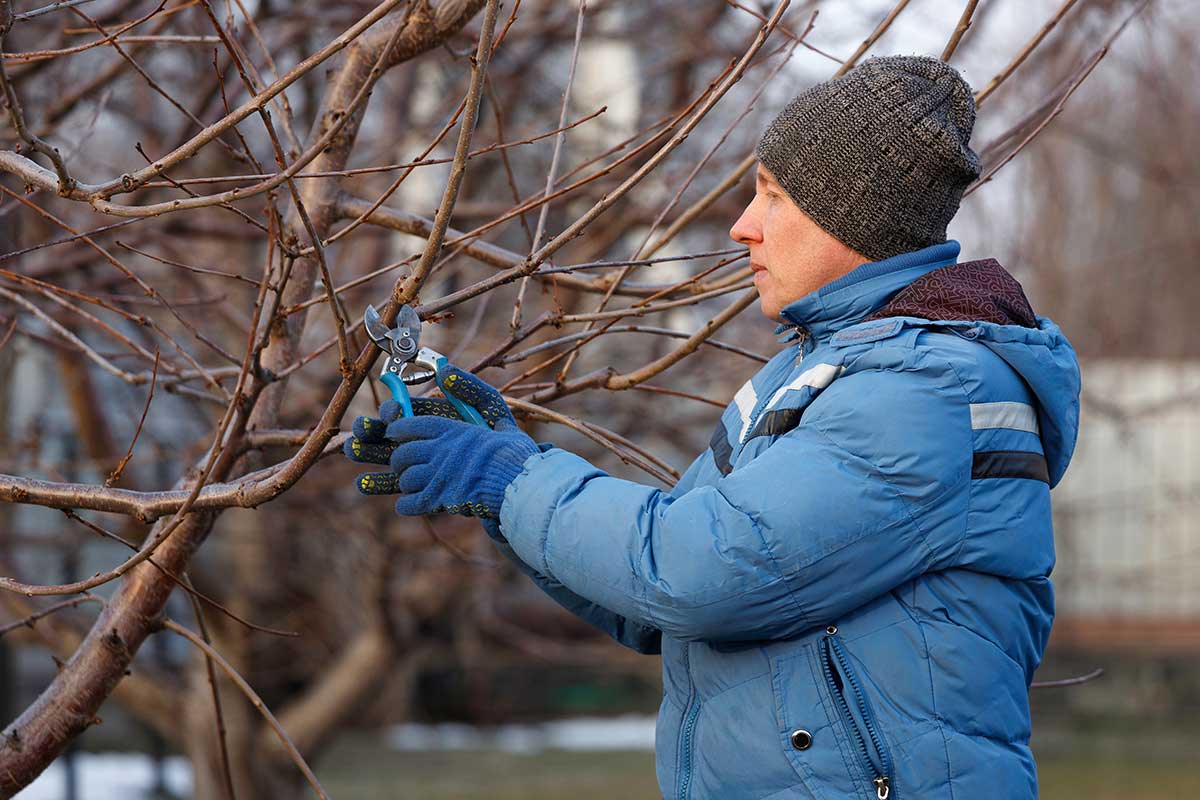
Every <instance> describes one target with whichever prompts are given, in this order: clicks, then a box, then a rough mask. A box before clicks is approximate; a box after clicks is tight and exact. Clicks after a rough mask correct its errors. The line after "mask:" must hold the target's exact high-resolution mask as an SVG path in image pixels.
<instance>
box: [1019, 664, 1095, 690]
mask: <svg viewBox="0 0 1200 800" xmlns="http://www.w3.org/2000/svg"><path fill="white" fill-rule="evenodd" d="M1103 674H1104V669H1103V668H1099V667H1098V668H1096V669H1094V670H1092V671H1091V672H1089V673H1087V674H1086V675H1079V676H1078V677H1075V678H1063V679H1062V680H1057V681H1034V682H1033V683H1031V684H1030V685H1029V688H1030V689H1057V688H1060V687H1063V686H1078V685H1080V684H1081V683H1088V682H1090V681H1094V680H1096V678H1099V677H1100V676H1101V675H1103Z"/></svg>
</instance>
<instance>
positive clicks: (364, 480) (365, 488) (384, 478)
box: [354, 472, 400, 495]
mask: <svg viewBox="0 0 1200 800" xmlns="http://www.w3.org/2000/svg"><path fill="white" fill-rule="evenodd" d="M399 481H400V476H399V475H397V474H396V473H394V472H364V473H363V474H362V475H359V476H358V478H357V479H356V480H355V481H354V485H355V486H357V487H358V491H359V492H361V493H362V494H365V495H377V494H397V493H399V491H400V486H399Z"/></svg>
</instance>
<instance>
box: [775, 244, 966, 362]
mask: <svg viewBox="0 0 1200 800" xmlns="http://www.w3.org/2000/svg"><path fill="white" fill-rule="evenodd" d="M959 249H960V247H959V244H958V242H956V241H955V240H953V239H949V240H947V241H945V242H942V243H941V244H935V245H933V246H931V247H926V248H924V249H923V250H914V251H913V252H911V253H902V254H900V255H898V256H892V257H891V258H887V259H884V260H883V261H871V262H868V263H866V264H863V265H861V266H858V267H855V268H854V269H853V270H851V271H850V272H848V273H846V274H845V275H843V276H842V277H840V278H838V279H837V280H835V281H831V282H830V283H827V284H825V285H824V286H822V287H821V288H820V289H817V290H816V291H814V292H810V293H809V294H806V295H805V296H804V297H801V298H800V299H799V300H795V301H793V302H791V303H789V304H788V305H787V306H785V307H784V309H783V311H782V312H781V313H780V317H781V318H782V320H783V323H782V324H781V325H780V326H779V328H778V329H777V330H776V333H781V332H783V331H784V330H786V329H787V328H794V329H796V332H797V333H805V334H807V336H808V338H809V339H810V340H814V341H815V342H819V341H823V340H824V339H826V338H827V337H829V336H831V335H833V334H834V333H836V332H837V331H839V330H841V329H842V328H845V327H847V326H849V325H853V324H855V323H856V322H860V321H861V320H863V319H864V318H865V317H867V316H868V315H870V314H872V313H874V312H875V311H878V310H879V309H880V308H882V307H883V305H884V304H885V303H887V302H888V300H890V299H891V298H892V296H893V295H895V294H896V293H897V292H899V291H900V290H901V289H903V288H904V287H905V286H908V285H909V284H910V283H912V282H913V281H915V280H916V279H918V278H920V277H922V276H924V275H925V274H927V273H929V272H932V271H933V270H935V269H938V268H939V267H945V266H949V265H950V264H954V263H957V261H958V252H959ZM788 338H791V337H788Z"/></svg>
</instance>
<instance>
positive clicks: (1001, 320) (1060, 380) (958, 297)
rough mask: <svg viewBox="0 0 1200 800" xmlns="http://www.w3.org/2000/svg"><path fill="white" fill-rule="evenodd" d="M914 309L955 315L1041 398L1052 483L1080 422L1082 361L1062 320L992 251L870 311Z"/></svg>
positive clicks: (947, 317) (880, 314)
mask: <svg viewBox="0 0 1200 800" xmlns="http://www.w3.org/2000/svg"><path fill="white" fill-rule="evenodd" d="M884 317H916V318H918V319H923V320H931V321H936V322H941V323H945V322H950V323H957V324H955V325H954V327H955V328H957V329H959V332H960V335H963V336H965V337H966V338H969V339H973V340H974V341H977V342H979V343H980V344H983V345H984V346H986V347H987V348H988V349H990V350H991V351H992V352H994V353H995V354H996V355H998V356H1000V358H1002V359H1004V361H1005V362H1006V363H1008V365H1009V366H1010V367H1012V368H1013V369H1014V370H1015V371H1016V372H1017V374H1019V375H1020V376H1021V377H1022V378H1023V379H1024V380H1025V383H1026V384H1028V385H1029V388H1030V389H1031V390H1033V394H1034V396H1035V397H1036V398H1037V406H1038V424H1039V427H1040V430H1041V438H1042V448H1043V449H1044V450H1045V454H1046V464H1047V466H1048V468H1049V473H1050V485H1051V486H1054V485H1056V484H1057V483H1058V481H1059V480H1060V479H1061V478H1062V476H1063V473H1064V472H1065V471H1066V469H1067V464H1068V463H1069V462H1070V460H1071V454H1072V452H1074V449H1075V439H1076V434H1077V432H1078V429H1079V387H1080V382H1079V362H1078V360H1077V358H1076V356H1075V350H1074V349H1073V348H1072V347H1071V344H1070V342H1068V341H1067V338H1066V337H1065V336H1064V335H1063V333H1062V331H1061V330H1059V328H1058V326H1057V325H1055V324H1054V323H1053V322H1051V321H1050V320H1049V319H1046V318H1044V317H1038V316H1037V315H1036V314H1035V313H1034V311H1033V307H1032V306H1030V304H1029V300H1028V299H1027V298H1026V297H1025V292H1024V291H1023V290H1022V289H1021V284H1020V283H1018V282H1017V279H1016V278H1014V277H1013V276H1012V275H1010V274H1009V273H1008V271H1007V270H1005V269H1004V267H1002V266H1000V264H999V263H998V262H997V261H996V260H995V259H990V258H989V259H985V260H982V261H970V262H966V263H962V264H952V265H949V266H945V267H940V268H937V269H934V270H932V271H930V272H928V273H926V274H925V275H924V276H922V277H920V278H918V279H917V280H915V281H913V282H912V283H911V284H909V285H908V286H906V287H905V288H904V289H902V290H901V291H900V292H898V293H897V294H896V295H895V296H894V297H893V298H892V299H891V300H890V301H889V302H888V303H887V304H886V305H884V306H883V307H882V308H880V309H879V310H878V311H877V312H875V313H874V314H872V315H871V316H870V317H869V319H881V318H884Z"/></svg>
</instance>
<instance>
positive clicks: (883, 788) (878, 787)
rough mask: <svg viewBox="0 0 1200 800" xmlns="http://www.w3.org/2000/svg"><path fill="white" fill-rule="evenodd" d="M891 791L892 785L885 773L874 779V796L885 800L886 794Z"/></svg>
mask: <svg viewBox="0 0 1200 800" xmlns="http://www.w3.org/2000/svg"><path fill="white" fill-rule="evenodd" d="M891 793H892V787H891V784H890V782H889V781H888V777H887V776H886V775H880V776H879V777H878V778H876V779H875V796H876V797H878V798H879V800H887V799H888V795H890V794H891Z"/></svg>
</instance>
